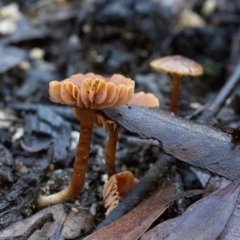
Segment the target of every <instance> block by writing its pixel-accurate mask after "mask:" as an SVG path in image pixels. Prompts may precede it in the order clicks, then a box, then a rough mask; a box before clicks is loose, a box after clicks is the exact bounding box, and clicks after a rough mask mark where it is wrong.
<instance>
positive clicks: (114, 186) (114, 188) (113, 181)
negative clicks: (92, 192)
mask: <svg viewBox="0 0 240 240" xmlns="http://www.w3.org/2000/svg"><path fill="white" fill-rule="evenodd" d="M137 183H138V180H137V179H136V178H134V176H133V174H132V173H131V172H130V171H125V172H122V173H118V174H114V175H113V176H112V177H111V178H110V179H109V181H108V182H107V183H106V185H105V186H104V188H103V192H102V194H103V201H104V204H105V207H106V208H107V212H106V216H107V215H109V213H110V212H111V211H112V210H113V209H114V208H115V207H116V206H117V205H118V203H119V201H120V199H121V198H123V197H125V196H126V195H127V193H128V192H129V191H130V190H131V189H132V188H133V187H134V186H135V185H136V184H137Z"/></svg>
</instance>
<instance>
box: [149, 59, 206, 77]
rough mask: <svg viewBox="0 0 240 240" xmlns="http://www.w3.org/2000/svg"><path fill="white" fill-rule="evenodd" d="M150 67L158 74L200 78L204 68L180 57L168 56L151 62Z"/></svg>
mask: <svg viewBox="0 0 240 240" xmlns="http://www.w3.org/2000/svg"><path fill="white" fill-rule="evenodd" d="M150 66H151V67H152V68H153V69H155V70H156V71H158V72H167V73H170V74H178V75H187V76H198V75H201V74H202V73H203V68H202V66H201V65H200V64H198V63H197V62H195V61H193V60H191V59H189V58H186V57H183V56H180V55H174V56H166V57H162V58H158V59H155V60H153V61H151V63H150Z"/></svg>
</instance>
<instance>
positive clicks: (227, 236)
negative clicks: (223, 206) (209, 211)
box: [217, 197, 240, 240]
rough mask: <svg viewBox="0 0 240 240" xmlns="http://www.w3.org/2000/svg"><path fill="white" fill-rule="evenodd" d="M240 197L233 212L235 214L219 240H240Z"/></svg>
mask: <svg viewBox="0 0 240 240" xmlns="http://www.w3.org/2000/svg"><path fill="white" fill-rule="evenodd" d="M239 223H240V197H238V200H237V203H236V205H235V208H234V210H233V213H232V215H231V217H230V219H229V221H228V223H227V225H226V226H225V228H224V230H223V232H222V233H221V235H220V236H219V237H218V239H217V240H238V239H240V225H239Z"/></svg>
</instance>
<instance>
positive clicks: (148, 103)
mask: <svg viewBox="0 0 240 240" xmlns="http://www.w3.org/2000/svg"><path fill="white" fill-rule="evenodd" d="M128 104H132V105H138V106H145V107H152V108H157V107H159V101H158V99H157V98H156V97H155V96H154V95H153V94H152V93H144V92H139V93H135V94H134V95H133V98H132V99H131V100H130V101H128ZM94 126H95V127H102V128H103V130H104V131H105V132H109V139H108V145H107V151H106V165H107V173H108V176H109V177H110V176H112V175H113V174H115V173H116V168H115V153H116V149H117V136H118V132H119V130H120V129H121V126H120V125H118V124H117V123H116V122H114V121H113V120H111V119H109V118H108V117H107V116H106V115H104V113H102V112H97V114H96V118H95V121H94Z"/></svg>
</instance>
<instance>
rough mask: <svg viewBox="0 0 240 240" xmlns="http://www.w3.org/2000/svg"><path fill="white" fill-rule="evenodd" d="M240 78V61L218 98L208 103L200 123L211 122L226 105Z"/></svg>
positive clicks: (199, 120) (198, 119)
mask: <svg viewBox="0 0 240 240" xmlns="http://www.w3.org/2000/svg"><path fill="white" fill-rule="evenodd" d="M239 79H240V61H239V63H238V64H237V66H236V68H235V71H234V72H233V74H232V75H231V76H230V78H229V79H228V81H227V82H226V83H225V84H224V86H223V87H222V89H221V91H220V92H219V93H218V95H217V96H216V98H215V99H214V100H213V101H212V103H210V104H209V105H208V107H207V108H206V109H205V111H204V112H203V113H202V115H200V116H199V117H198V118H197V120H196V121H197V122H198V123H203V124H206V123H211V122H212V121H213V118H214V117H215V116H216V115H217V114H218V112H219V111H220V110H221V108H222V106H223V105H224V103H225V101H226V100H227V98H228V97H229V95H230V94H231V93H232V92H233V90H234V88H235V87H236V85H237V84H238V82H239Z"/></svg>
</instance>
